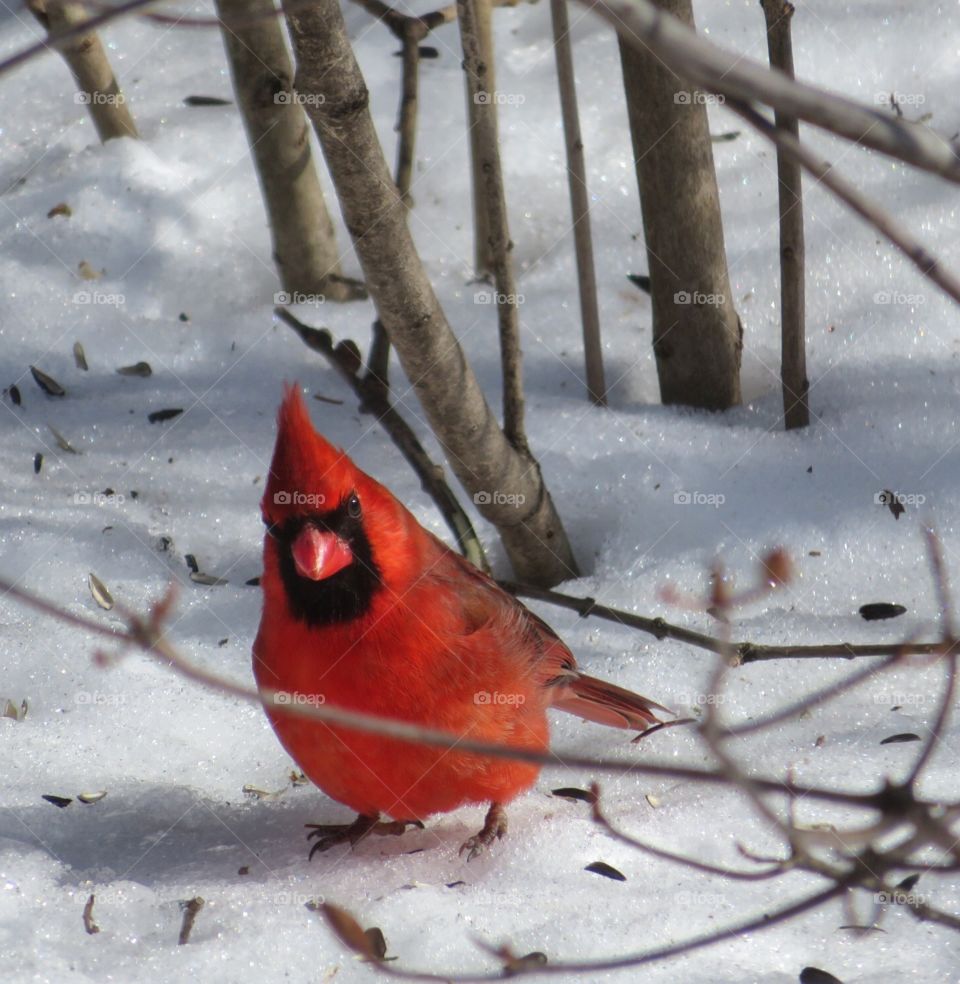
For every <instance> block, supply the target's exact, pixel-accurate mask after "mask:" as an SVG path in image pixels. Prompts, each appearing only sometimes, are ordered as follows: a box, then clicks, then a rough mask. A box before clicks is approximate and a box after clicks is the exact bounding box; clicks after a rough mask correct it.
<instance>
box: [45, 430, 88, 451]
mask: <svg viewBox="0 0 960 984" xmlns="http://www.w3.org/2000/svg"><path fill="white" fill-rule="evenodd" d="M47 430H48V431H50V433H51V434H52V435H53V439H54V440H55V441H56V442H57V447H58V448H59V449H60V450H61V451H66V452H67V454H79V453H80V452H79V451H78V450H77V449H76V448H75V447H74V446H73V445H72V444H71V443H70V442H69V441H68V440H67V439H66V438H65V437H64V436H63V434H61V433H60V431H58V430H57V428H56V427H54V426H53V424H47Z"/></svg>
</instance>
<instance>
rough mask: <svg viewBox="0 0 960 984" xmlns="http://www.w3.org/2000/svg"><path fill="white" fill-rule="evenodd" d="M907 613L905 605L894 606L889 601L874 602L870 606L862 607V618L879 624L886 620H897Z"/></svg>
mask: <svg viewBox="0 0 960 984" xmlns="http://www.w3.org/2000/svg"><path fill="white" fill-rule="evenodd" d="M905 611H906V608H904V606H903V605H892V604H890V603H889V602H887V601H874V602H871V603H870V604H869V605H861V606H860V617H861V618H862V619H865V620H866V621H868V622H877V621H879V620H880V619H884V618H897V617H898V616H900V615H903V613H904V612H905Z"/></svg>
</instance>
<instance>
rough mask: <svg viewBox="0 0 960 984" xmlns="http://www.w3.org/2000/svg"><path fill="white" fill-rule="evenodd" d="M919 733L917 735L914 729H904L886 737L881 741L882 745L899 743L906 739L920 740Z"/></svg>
mask: <svg viewBox="0 0 960 984" xmlns="http://www.w3.org/2000/svg"><path fill="white" fill-rule="evenodd" d="M920 740H921V738H920V736H919V735H915V734H914V733H913V732H912V731H904V732H902V733H901V734H899V735H890V737H889V738H884V739H883V741H881V742H880V744H881V745H899V744H900V743H901V742H905V741H920Z"/></svg>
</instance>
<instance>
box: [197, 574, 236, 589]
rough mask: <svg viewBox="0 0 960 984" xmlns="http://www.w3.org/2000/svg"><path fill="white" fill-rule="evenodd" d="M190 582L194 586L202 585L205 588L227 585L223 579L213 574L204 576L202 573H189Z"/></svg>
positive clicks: (226, 581) (227, 582)
mask: <svg viewBox="0 0 960 984" xmlns="http://www.w3.org/2000/svg"><path fill="white" fill-rule="evenodd" d="M190 580H191V581H193V583H194V584H203V585H205V586H206V587H217V586H218V585H221V584H229V583H230V582H229V581H228V580H227V579H226V578H225V577H217V576H216V575H214V574H204V573H203V572H202V571H191V572H190Z"/></svg>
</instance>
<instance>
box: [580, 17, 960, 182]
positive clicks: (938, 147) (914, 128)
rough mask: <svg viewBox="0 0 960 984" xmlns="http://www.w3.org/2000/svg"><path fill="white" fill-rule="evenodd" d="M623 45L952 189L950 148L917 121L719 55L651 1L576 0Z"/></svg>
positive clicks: (954, 172) (958, 178)
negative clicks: (893, 160) (616, 34)
mask: <svg viewBox="0 0 960 984" xmlns="http://www.w3.org/2000/svg"><path fill="white" fill-rule="evenodd" d="M581 3H583V4H584V5H585V6H589V7H590V9H592V10H594V11H596V13H598V14H599V15H600V16H601V17H603V18H604V20H607V21H609V22H610V23H611V24H612V25H613V27H614V29H615V30H617V31H618V32H619V33H620V34H621V35H622V36H623V39H624V41H626V43H627V44H629V45H631V46H633V47H635V48H638V49H641V50H649V51H650V52H652V53H653V54H654V55H655V56H656V57H657V58H659V59H660V60H661V61H662V62H663V63H664V65H666V66H667V67H668V68H669V69H671V70H672V71H674V72H676V73H677V74H678V75H679V76H681V78H684V79H686V80H688V81H689V82H692V83H693V84H695V85H698V86H701V87H703V88H704V89H706V90H707V91H709V92H713V93H719V94H720V95H723V96H725V97H726V99H727V100H728V101H730V100H733V99H737V100H740V101H741V102H752V101H756V102H759V103H763V104H765V105H767V106H771V107H772V108H773V109H775V110H779V111H780V112H782V113H785V114H786V115H787V116H791V117H794V118H798V119H801V120H804V121H805V122H807V123H813V124H814V125H815V126H819V127H822V128H823V129H824V130H828V131H829V132H831V133H835V134H837V135H838V136H841V137H845V138H846V139H847V140H852V141H853V142H854V143H857V144H861V145H862V146H865V147H871V148H873V149H874V150H879V151H880V152H881V153H883V154H886V155H887V156H888V157H895V158H896V159H897V160H901V161H904V162H905V163H907V164H912V165H913V166H914V167H918V168H920V169H921V170H924V171H932V172H933V173H934V174H939V175H940V176H941V177H943V178H946V179H947V180H948V181H953V182H958V183H960V155H958V153H957V147H956V145H955V144H954V143H953V142H951V141H949V140H945V139H944V138H943V137H941V136H940V135H939V134H938V133H936V132H935V131H934V130H931V129H930V128H929V127H928V126H925V125H923V124H921V123H911V122H909V121H908V120H903V119H897V118H896V117H894V116H892V115H891V114H889V113H882V112H880V111H879V110H877V109H873V108H869V107H867V106H862V105H860V104H859V103H857V102H854V101H853V100H852V99H845V98H843V97H842V96H836V95H834V94H833V93H830V92H828V91H826V90H825V89H820V88H817V87H816V86H812V85H807V84H806V83H802V82H795V81H792V80H790V79H788V78H787V77H786V76H785V75H784V74H783V73H782V72H776V71H771V70H770V69H769V68H767V67H766V66H765V65H762V64H760V63H759V62H756V61H753V60H751V59H750V58H747V57H745V56H744V55H743V54H742V53H741V52H732V51H726V50H725V49H723V48H720V47H717V46H716V45H714V44H712V43H711V42H709V41H707V40H705V39H704V38H701V37H699V36H698V35H697V34H696V32H694V31H691V30H690V29H689V28H688V27H687V26H686V25H684V24H681V23H680V21H678V20H677V18H675V17H672V16H670V15H669V14H667V13H665V12H664V11H662V10H660V9H658V8H657V7H656V6H655V4H653V3H652V2H651V0H581Z"/></svg>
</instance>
